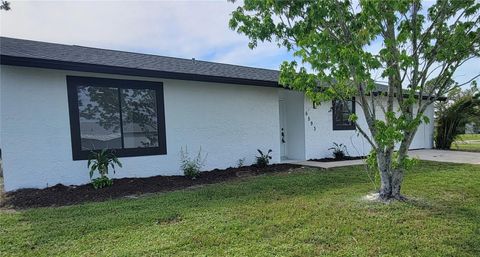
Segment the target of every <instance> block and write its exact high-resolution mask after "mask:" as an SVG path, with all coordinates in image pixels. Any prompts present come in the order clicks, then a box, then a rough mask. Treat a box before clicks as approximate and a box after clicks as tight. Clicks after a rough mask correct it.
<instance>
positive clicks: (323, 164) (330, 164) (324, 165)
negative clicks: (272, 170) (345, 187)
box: [292, 160, 365, 169]
mask: <svg viewBox="0 0 480 257" xmlns="http://www.w3.org/2000/svg"><path fill="white" fill-rule="evenodd" d="M292 164H297V165H302V166H308V167H316V168H323V169H329V168H335V167H345V166H354V165H361V164H365V161H363V160H351V161H338V162H315V161H300V162H292Z"/></svg>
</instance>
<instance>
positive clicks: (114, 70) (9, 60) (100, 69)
mask: <svg viewBox="0 0 480 257" xmlns="http://www.w3.org/2000/svg"><path fill="white" fill-rule="evenodd" d="M0 63H1V64H2V65H11V66H22V67H34V68H45V69H55V70H70V71H82V72H94V73H105V74H116V75H127V76H137V77H152V78H163V79H178V80H189V81H202V82H214V83H225V84H238V85H251V86H262V87H275V88H278V87H280V85H279V84H278V83H277V82H274V81H266V80H255V79H243V78H230V77H221V76H208V75H199V74H190V73H177V72H166V71H155V70H145V69H136V68H126V67H117V66H108V65H98V64H89V63H77V62H66V61H58V60H47V59H38V58H28V57H17V56H8V55H0Z"/></svg>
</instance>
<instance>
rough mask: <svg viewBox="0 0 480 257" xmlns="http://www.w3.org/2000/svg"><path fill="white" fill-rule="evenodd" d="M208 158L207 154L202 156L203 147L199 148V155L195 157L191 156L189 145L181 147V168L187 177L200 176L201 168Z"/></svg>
mask: <svg viewBox="0 0 480 257" xmlns="http://www.w3.org/2000/svg"><path fill="white" fill-rule="evenodd" d="M206 159H207V156H206V155H205V157H203V158H202V148H201V147H200V149H199V150H198V154H197V156H196V157H195V158H193V159H192V158H191V157H190V156H189V154H188V150H187V147H185V150H183V147H182V148H181V149H180V169H182V170H183V174H184V175H185V177H187V178H191V179H195V178H196V177H198V174H199V173H200V169H202V167H203V165H204V164H205V160H206Z"/></svg>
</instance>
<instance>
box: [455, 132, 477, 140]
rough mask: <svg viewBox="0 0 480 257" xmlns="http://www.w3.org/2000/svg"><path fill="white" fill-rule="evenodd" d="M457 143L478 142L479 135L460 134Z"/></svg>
mask: <svg viewBox="0 0 480 257" xmlns="http://www.w3.org/2000/svg"><path fill="white" fill-rule="evenodd" d="M458 137H459V141H462V140H480V134H462V135H459V136H458Z"/></svg>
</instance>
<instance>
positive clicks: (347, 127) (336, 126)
mask: <svg viewBox="0 0 480 257" xmlns="http://www.w3.org/2000/svg"><path fill="white" fill-rule="evenodd" d="M337 101H344V100H333V101H332V126H333V130H355V129H356V127H355V122H353V121H349V122H350V124H349V125H345V124H344V123H342V124H338V123H336V121H337V119H336V117H337V113H336V110H337V108H335V105H336V102H337ZM347 101H351V102H352V110H350V114H355V113H356V112H355V97H353V98H352V99H351V100H346V101H345V102H347ZM342 116H343V115H342Z"/></svg>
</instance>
